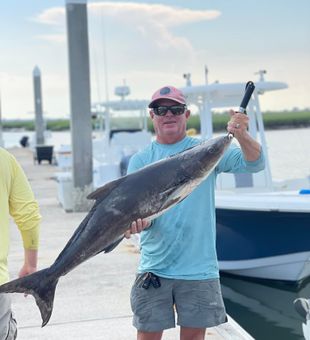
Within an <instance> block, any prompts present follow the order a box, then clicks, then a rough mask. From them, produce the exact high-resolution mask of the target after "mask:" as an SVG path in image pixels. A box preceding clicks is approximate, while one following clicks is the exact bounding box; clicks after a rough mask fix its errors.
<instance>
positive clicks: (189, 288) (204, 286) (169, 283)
mask: <svg viewBox="0 0 310 340" xmlns="http://www.w3.org/2000/svg"><path fill="white" fill-rule="evenodd" d="M144 277H145V273H144V274H138V275H137V277H136V280H135V282H134V284H133V287H132V290H131V297H130V300H131V309H132V311H133V314H134V317H133V325H134V327H136V328H137V329H138V330H139V331H144V332H157V331H161V330H164V329H168V328H173V327H175V314H177V324H178V325H180V326H182V327H190V328H208V327H213V326H216V325H219V324H221V323H224V322H226V321H227V317H226V311H225V306H224V302H223V298H222V293H221V287H220V282H219V280H218V279H210V280H176V279H165V278H160V282H161V286H160V287H159V288H154V287H153V286H152V285H150V286H149V288H148V289H145V288H143V287H142V284H143V282H144V281H143V279H144ZM175 312H176V313H175Z"/></svg>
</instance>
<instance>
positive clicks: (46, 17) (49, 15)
mask: <svg viewBox="0 0 310 340" xmlns="http://www.w3.org/2000/svg"><path fill="white" fill-rule="evenodd" d="M32 20H33V21H36V22H38V23H40V24H46V25H56V26H64V25H65V9H64V8H63V7H53V8H49V9H46V10H44V11H43V12H41V13H40V14H38V15H37V16H36V17H34V18H32Z"/></svg>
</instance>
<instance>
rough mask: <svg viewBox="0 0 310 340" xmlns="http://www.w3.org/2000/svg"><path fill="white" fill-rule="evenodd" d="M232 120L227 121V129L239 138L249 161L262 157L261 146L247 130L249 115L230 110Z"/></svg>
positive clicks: (245, 156) (244, 154)
mask: <svg viewBox="0 0 310 340" xmlns="http://www.w3.org/2000/svg"><path fill="white" fill-rule="evenodd" d="M229 113H230V116H231V118H230V121H229V122H228V123H227V131H228V132H231V133H232V134H233V135H234V137H235V138H236V139H237V140H238V142H239V144H240V147H241V149H242V153H243V156H244V158H245V159H246V160H247V161H256V160H257V159H258V158H259V157H260V153H261V146H260V144H259V143H258V142H257V141H256V140H255V139H253V138H252V137H251V136H250V134H249V133H248V132H247V129H248V122H249V117H248V116H247V115H246V114H244V113H240V112H235V111H234V110H230V111H229Z"/></svg>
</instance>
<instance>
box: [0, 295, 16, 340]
mask: <svg viewBox="0 0 310 340" xmlns="http://www.w3.org/2000/svg"><path fill="white" fill-rule="evenodd" d="M16 337H17V325H16V321H15V319H14V318H13V315H12V310H11V299H10V296H9V295H8V294H0V340H15V339H16Z"/></svg>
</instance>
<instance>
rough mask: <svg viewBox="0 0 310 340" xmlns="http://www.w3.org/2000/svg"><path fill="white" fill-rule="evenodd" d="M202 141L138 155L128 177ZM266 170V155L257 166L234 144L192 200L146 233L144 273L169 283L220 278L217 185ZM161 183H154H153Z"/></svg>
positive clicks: (157, 147) (155, 146)
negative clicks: (221, 178)
mask: <svg viewBox="0 0 310 340" xmlns="http://www.w3.org/2000/svg"><path fill="white" fill-rule="evenodd" d="M200 142H201V141H200V140H199V139H196V138H192V137H188V136H186V137H185V138H184V139H182V140H181V141H179V142H177V143H175V144H169V145H167V144H159V143H158V142H156V141H154V142H152V143H151V144H150V145H149V146H148V147H146V148H145V149H144V150H142V151H140V152H138V153H137V154H135V155H133V156H132V157H131V159H130V162H129V165H128V170H127V172H128V173H131V172H134V171H136V170H138V169H140V168H142V167H144V166H146V165H148V164H150V163H153V162H155V161H157V160H160V159H163V158H166V157H169V156H171V155H174V154H176V153H178V152H181V151H183V150H185V149H188V148H189V147H192V146H194V145H197V144H199V143H200ZM263 168H264V156H263V153H262V151H261V154H260V157H259V159H258V160H256V161H254V162H249V161H246V160H245V159H244V158H243V155H242V152H241V149H240V148H239V147H237V146H236V145H234V144H233V145H231V146H230V147H229V149H228V150H227V151H226V152H225V154H224V156H223V158H222V159H221V161H220V162H219V164H218V165H217V166H216V168H215V170H214V171H213V172H212V173H211V174H210V176H209V177H208V178H207V179H206V180H205V181H203V182H202V183H201V184H200V185H199V186H198V187H197V188H196V189H195V190H194V191H193V192H192V193H191V194H190V195H189V196H188V197H187V198H186V199H184V200H183V201H182V202H180V203H179V204H177V205H176V206H175V207H173V208H171V209H170V210H168V211H167V212H165V213H164V214H163V215H162V216H160V217H158V218H156V219H155V220H154V221H153V223H152V226H151V227H150V228H148V229H146V230H144V231H142V232H141V259H140V265H139V268H138V272H140V273H142V272H152V273H154V274H156V275H158V276H161V277H166V278H176V279H187V280H202V279H211V278H218V277H219V268H218V262H217V256H216V222H215V198H214V195H215V193H214V190H215V182H216V176H217V174H218V173H220V172H232V173H237V172H238V173H241V172H257V171H260V170H262V169H263ZM152 180H156V179H152V178H150V181H152Z"/></svg>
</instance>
